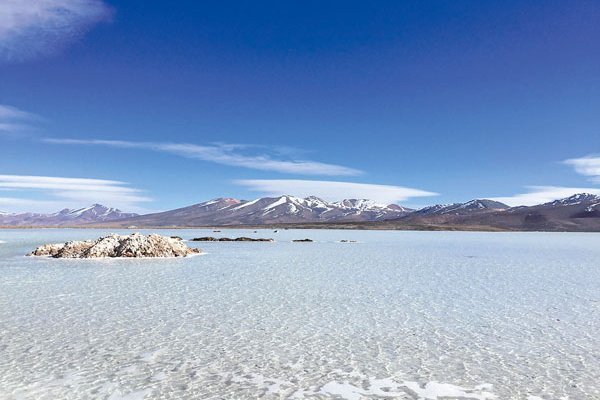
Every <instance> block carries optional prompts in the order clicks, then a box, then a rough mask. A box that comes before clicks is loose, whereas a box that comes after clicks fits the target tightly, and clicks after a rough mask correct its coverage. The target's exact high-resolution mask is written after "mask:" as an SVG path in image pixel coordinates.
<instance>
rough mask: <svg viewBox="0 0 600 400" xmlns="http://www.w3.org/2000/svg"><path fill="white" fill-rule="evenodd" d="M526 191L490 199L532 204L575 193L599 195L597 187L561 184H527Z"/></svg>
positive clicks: (522, 204) (511, 204)
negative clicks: (563, 185)
mask: <svg viewBox="0 0 600 400" xmlns="http://www.w3.org/2000/svg"><path fill="white" fill-rule="evenodd" d="M527 189H528V192H527V193H521V194H516V195H514V196H509V197H492V198H491V200H496V201H500V202H502V203H504V204H508V205H509V206H534V205H537V204H543V203H548V202H551V201H554V200H558V199H563V198H565V197H569V196H572V195H574V194H577V193H591V194H597V195H600V189H598V188H574V187H562V186H529V187H527Z"/></svg>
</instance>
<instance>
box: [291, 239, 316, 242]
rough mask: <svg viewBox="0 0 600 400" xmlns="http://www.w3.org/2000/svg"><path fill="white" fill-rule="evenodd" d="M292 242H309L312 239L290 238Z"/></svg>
mask: <svg viewBox="0 0 600 400" xmlns="http://www.w3.org/2000/svg"><path fill="white" fill-rule="evenodd" d="M292 242H296V243H309V242H314V240H312V239H295V240H292Z"/></svg>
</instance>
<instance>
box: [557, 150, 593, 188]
mask: <svg viewBox="0 0 600 400" xmlns="http://www.w3.org/2000/svg"><path fill="white" fill-rule="evenodd" d="M564 163H565V164H567V165H570V166H572V167H573V168H574V169H575V172H577V173H578V174H581V175H584V176H588V177H590V180H591V181H592V182H594V183H600V156H597V155H589V156H585V157H580V158H570V159H568V160H565V161H564Z"/></svg>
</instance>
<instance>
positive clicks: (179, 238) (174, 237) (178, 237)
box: [171, 236, 183, 240]
mask: <svg viewBox="0 0 600 400" xmlns="http://www.w3.org/2000/svg"><path fill="white" fill-rule="evenodd" d="M171 239H177V240H183V238H182V237H181V236H171Z"/></svg>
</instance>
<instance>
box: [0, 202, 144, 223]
mask: <svg viewBox="0 0 600 400" xmlns="http://www.w3.org/2000/svg"><path fill="white" fill-rule="evenodd" d="M136 215H137V214H134V213H126V212H122V211H121V210H118V209H116V208H109V207H106V206H103V205H101V204H92V205H91V206H89V207H85V208H79V209H75V210H71V209H68V208H65V209H63V210H60V211H57V212H55V213H52V214H41V213H17V214H14V213H6V212H1V211H0V226H73V225H83V224H89V223H97V222H108V221H113V220H120V219H124V218H132V217H135V216H136Z"/></svg>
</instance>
